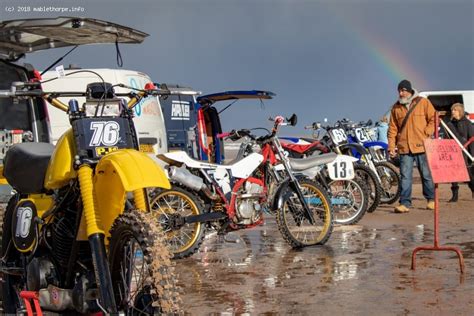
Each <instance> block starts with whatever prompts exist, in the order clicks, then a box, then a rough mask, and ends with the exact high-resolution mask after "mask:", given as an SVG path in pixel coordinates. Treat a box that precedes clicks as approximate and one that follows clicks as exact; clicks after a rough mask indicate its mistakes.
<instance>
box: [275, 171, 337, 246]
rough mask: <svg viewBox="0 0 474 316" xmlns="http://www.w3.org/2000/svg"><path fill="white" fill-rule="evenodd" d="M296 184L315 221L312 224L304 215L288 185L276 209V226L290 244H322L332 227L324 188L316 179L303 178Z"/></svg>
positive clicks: (298, 201)
mask: <svg viewBox="0 0 474 316" xmlns="http://www.w3.org/2000/svg"><path fill="white" fill-rule="evenodd" d="M299 184H300V186H301V189H302V192H303V195H304V197H305V199H306V201H307V203H308V206H309V208H310V209H311V211H312V215H313V218H314V220H315V223H314V225H312V224H311V223H310V222H309V220H308V219H307V218H306V217H305V216H304V213H303V212H304V211H303V207H302V205H301V202H300V200H299V198H298V195H297V193H296V192H295V191H294V190H293V189H291V188H290V187H288V189H287V191H286V192H285V193H284V196H285V199H284V203H283V205H282V207H281V208H279V209H278V210H276V211H277V224H278V229H279V230H280V233H281V234H282V236H283V238H284V239H285V240H286V241H287V242H288V243H289V244H290V245H291V247H293V248H301V247H306V246H312V245H323V244H325V243H326V242H327V241H328V239H329V237H330V236H331V233H332V230H333V214H332V208H331V203H330V201H331V200H330V198H329V195H328V194H327V192H326V190H324V188H323V187H322V186H321V185H319V184H318V183H316V182H314V181H311V180H307V179H302V180H300V181H299Z"/></svg>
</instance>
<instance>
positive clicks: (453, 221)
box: [176, 185, 474, 315]
mask: <svg viewBox="0 0 474 316" xmlns="http://www.w3.org/2000/svg"><path fill="white" fill-rule="evenodd" d="M449 192H450V191H449V186H448V185H442V186H441V203H440V205H441V212H440V218H441V220H440V242H441V244H446V245H456V246H459V247H460V248H461V250H462V251H463V254H464V259H465V265H466V266H465V270H466V272H465V274H464V275H463V276H461V274H460V273H459V265H458V260H457V257H456V255H455V254H454V253H448V252H443V253H433V252H421V253H419V255H418V256H417V270H416V271H412V270H410V265H411V252H412V250H413V249H414V248H415V247H417V246H420V245H432V244H433V212H432V211H429V210H426V209H425V206H426V202H425V201H424V199H422V198H420V197H422V195H421V185H415V188H414V196H415V197H418V198H416V199H415V200H414V201H413V204H414V208H413V209H412V210H411V212H410V213H409V214H394V213H392V210H393V206H382V207H380V208H379V209H377V210H376V211H375V212H374V213H372V214H366V216H365V217H364V218H363V219H362V220H361V221H360V222H359V223H358V224H357V225H354V226H339V227H337V228H336V229H335V231H334V233H333V235H332V236H331V238H330V240H329V242H328V243H327V244H326V245H324V246H319V247H311V248H306V249H303V250H300V251H295V250H291V249H290V248H289V246H288V245H287V244H286V243H285V241H284V240H283V239H282V238H281V236H280V233H279V232H278V229H277V227H276V223H275V221H274V220H273V219H272V218H271V217H270V216H268V215H267V217H266V219H267V222H266V224H265V225H263V226H260V227H257V228H254V229H252V230H245V231H239V232H235V233H231V234H229V235H227V236H226V237H225V238H222V237H220V236H216V235H215V234H211V235H210V236H208V237H207V239H206V241H205V242H204V244H203V246H202V248H201V252H199V253H197V254H195V255H194V256H192V257H191V258H187V259H184V260H180V261H177V264H176V270H177V272H178V273H179V278H180V283H181V285H182V287H183V291H184V293H183V304H184V309H185V310H186V312H187V313H189V314H192V315H219V314H221V315H234V314H251V315H256V314H265V315H273V314H300V315H330V314H332V315H473V314H474V201H473V200H471V193H470V191H469V189H468V188H467V187H466V186H462V188H461V198H460V201H459V202H458V203H457V204H451V203H449V204H448V203H446V201H447V200H448V199H449V196H450V193H449Z"/></svg>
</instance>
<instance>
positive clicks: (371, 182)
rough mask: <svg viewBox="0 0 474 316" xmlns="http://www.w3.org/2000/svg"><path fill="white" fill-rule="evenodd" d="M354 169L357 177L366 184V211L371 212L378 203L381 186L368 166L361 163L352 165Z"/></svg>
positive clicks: (380, 195)
mask: <svg viewBox="0 0 474 316" xmlns="http://www.w3.org/2000/svg"><path fill="white" fill-rule="evenodd" d="M354 171H355V174H356V176H357V177H359V178H360V179H362V181H363V182H364V183H366V184H367V192H368V196H369V198H368V200H367V212H368V213H372V212H373V211H375V210H376V209H377V207H378V206H379V205H380V199H381V197H382V194H383V192H382V186H381V185H380V183H379V181H378V180H377V175H376V174H375V172H373V171H372V170H371V169H370V168H369V167H367V166H365V165H363V164H356V165H354Z"/></svg>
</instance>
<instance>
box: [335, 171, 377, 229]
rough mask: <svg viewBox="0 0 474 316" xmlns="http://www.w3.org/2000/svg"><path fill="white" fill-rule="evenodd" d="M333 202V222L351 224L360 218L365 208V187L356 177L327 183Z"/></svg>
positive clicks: (366, 196)
mask: <svg viewBox="0 0 474 316" xmlns="http://www.w3.org/2000/svg"><path fill="white" fill-rule="evenodd" d="M329 187H330V189H331V202H332V203H333V213H334V223H336V224H343V225H352V224H355V223H357V222H358V221H360V220H361V219H362V217H363V216H364V214H365V211H366V210H367V199H368V195H367V188H366V187H365V186H364V184H363V183H362V181H361V180H360V179H358V178H355V179H353V180H336V181H332V182H330V183H329Z"/></svg>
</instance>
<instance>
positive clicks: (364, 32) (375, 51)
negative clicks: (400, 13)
mask: <svg viewBox="0 0 474 316" xmlns="http://www.w3.org/2000/svg"><path fill="white" fill-rule="evenodd" d="M330 11H331V12H332V13H333V14H334V16H335V17H336V18H337V19H338V23H339V25H340V26H341V27H342V28H343V30H345V31H346V32H347V33H348V35H350V37H351V38H352V39H353V40H354V41H355V42H356V43H359V46H360V47H361V48H362V49H364V50H365V51H366V52H367V53H368V54H370V55H371V56H372V57H373V60H374V61H376V62H377V63H378V64H379V65H380V66H381V67H382V68H383V70H384V72H386V73H387V74H388V75H389V76H390V78H391V80H392V81H393V82H394V85H396V84H398V82H400V81H401V80H403V79H408V80H410V81H411V82H412V83H413V86H414V87H415V88H416V89H417V90H418V91H421V90H429V89H430V87H431V85H430V83H429V82H428V80H426V79H425V77H424V76H423V71H420V70H417V68H416V67H415V66H414V65H413V64H411V62H410V59H409V57H408V56H405V55H404V54H403V52H402V51H400V49H398V48H397V47H396V46H395V45H394V44H392V43H389V42H388V41H387V40H386V39H383V38H382V37H381V36H379V35H376V34H375V33H374V32H373V31H370V30H369V29H368V28H367V27H365V26H363V25H362V24H361V23H360V22H358V21H356V20H355V19H354V18H353V17H352V16H349V15H348V14H346V13H345V12H344V11H342V10H336V8H335V7H332V8H331V10H330ZM346 12H347V11H346Z"/></svg>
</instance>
